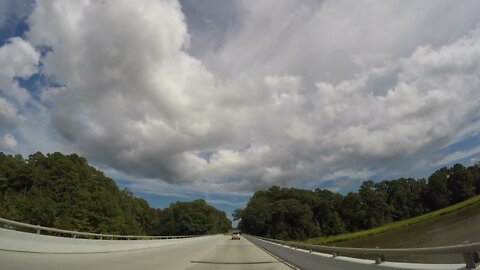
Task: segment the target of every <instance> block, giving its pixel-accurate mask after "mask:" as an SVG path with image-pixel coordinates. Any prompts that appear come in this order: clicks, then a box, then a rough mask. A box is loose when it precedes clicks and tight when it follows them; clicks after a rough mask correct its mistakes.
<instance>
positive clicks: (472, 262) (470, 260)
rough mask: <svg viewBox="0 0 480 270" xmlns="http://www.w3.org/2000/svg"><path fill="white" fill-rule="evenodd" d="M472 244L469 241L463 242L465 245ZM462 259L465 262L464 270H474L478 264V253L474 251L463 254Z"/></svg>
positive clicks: (479, 260) (479, 259)
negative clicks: (465, 269)
mask: <svg viewBox="0 0 480 270" xmlns="http://www.w3.org/2000/svg"><path fill="white" fill-rule="evenodd" d="M471 243H472V242H470V241H465V244H466V245H468V244H471ZM463 259H464V261H465V268H467V269H475V268H476V267H477V265H478V263H480V258H479V256H478V253H477V252H476V251H472V252H465V253H463Z"/></svg>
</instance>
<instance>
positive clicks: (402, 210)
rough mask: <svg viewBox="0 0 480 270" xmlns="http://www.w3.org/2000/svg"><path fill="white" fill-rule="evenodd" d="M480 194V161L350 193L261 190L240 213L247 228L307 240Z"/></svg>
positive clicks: (242, 225) (379, 223) (371, 184)
mask: <svg viewBox="0 0 480 270" xmlns="http://www.w3.org/2000/svg"><path fill="white" fill-rule="evenodd" d="M476 194H480V165H479V164H476V165H474V166H470V167H468V168H466V167H464V166H463V165H461V164H456V165H454V166H452V167H451V168H441V169H440V170H437V171H436V172H434V173H433V174H432V175H430V176H429V177H428V179H412V178H408V179H405V178H400V179H395V180H385V181H381V182H378V183H374V182H372V181H365V182H363V184H362V185H361V186H360V189H359V190H358V192H350V193H348V194H347V195H342V194H338V193H334V192H331V191H328V190H321V189H316V190H305V189H295V188H281V187H278V186H274V187H271V188H270V189H268V190H262V191H257V192H256V193H255V194H254V195H253V197H252V198H251V199H250V201H249V202H248V204H247V206H246V207H245V209H237V210H236V211H235V212H234V217H235V218H236V219H239V220H240V222H239V228H240V229H241V230H242V231H244V232H247V233H250V234H253V235H259V236H266V237H270V238H277V239H285V240H292V239H293V240H301V239H306V238H314V237H320V236H331V235H337V234H341V233H346V232H356V231H360V230H367V229H370V228H374V227H378V226H382V225H384V224H388V223H390V222H392V221H400V220H405V219H409V218H412V217H416V216H419V215H422V214H425V213H429V212H431V211H434V210H437V209H441V208H444V207H447V206H449V205H452V204H455V203H458V202H462V201H465V200H467V199H469V198H471V197H473V196H475V195H476Z"/></svg>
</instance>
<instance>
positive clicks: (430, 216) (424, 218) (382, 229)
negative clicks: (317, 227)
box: [304, 195, 480, 245]
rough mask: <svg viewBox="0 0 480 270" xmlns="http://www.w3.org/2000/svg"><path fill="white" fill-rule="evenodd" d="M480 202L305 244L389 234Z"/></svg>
mask: <svg viewBox="0 0 480 270" xmlns="http://www.w3.org/2000/svg"><path fill="white" fill-rule="evenodd" d="M479 202H480V195H479V196H475V197H473V198H470V199H468V200H466V201H463V202H460V203H457V204H454V205H451V206H448V207H445V208H442V209H439V210H436V211H433V212H430V213H427V214H424V215H421V216H417V217H414V218H410V219H405V220H400V221H396V222H392V223H389V224H386V225H383V226H380V227H376V228H373V229H369V230H364V231H358V232H354V233H344V234H338V235H334V236H326V237H318V238H311V239H307V240H305V241H304V242H305V243H309V244H317V245H325V244H332V243H336V242H342V241H348V240H352V239H357V238H361V237H366V236H372V235H376V234H380V233H384V232H387V231H391V230H395V229H399V228H403V227H406V226H409V225H412V224H416V223H419V222H423V221H427V220H432V219H434V218H437V217H439V216H442V215H445V214H448V213H452V212H455V211H457V210H459V209H462V208H464V207H467V206H470V205H473V204H476V203H479Z"/></svg>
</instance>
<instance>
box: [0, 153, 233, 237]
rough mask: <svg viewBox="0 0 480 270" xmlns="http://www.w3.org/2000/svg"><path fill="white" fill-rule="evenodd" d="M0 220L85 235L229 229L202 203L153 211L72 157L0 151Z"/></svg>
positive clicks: (220, 214)
mask: <svg viewBox="0 0 480 270" xmlns="http://www.w3.org/2000/svg"><path fill="white" fill-rule="evenodd" d="M0 217H3V218H7V219H12V220H16V221H21V222H26V223H31V224H39V225H42V226H48V227H54V228H61V229H68V230H78V231H85V232H96V233H107V234H129V235H145V234H147V235H181V234H206V233H220V232H225V231H228V230H229V229H230V228H231V222H230V220H229V219H228V218H227V217H226V214H225V213H224V212H222V211H219V210H217V209H215V208H214V207H212V206H210V205H208V204H207V203H206V202H205V201H204V200H196V201H193V202H177V203H174V204H171V205H170V207H168V208H166V209H163V210H161V209H153V208H151V207H150V206H149V205H148V203H147V202H146V201H145V200H143V199H141V198H137V197H135V196H134V195H133V193H132V192H131V191H129V190H128V189H124V190H120V189H119V188H118V187H117V186H116V184H115V182H114V181H113V180H112V179H110V178H108V177H106V176H105V175H104V173H103V172H101V171H99V170H97V169H95V168H94V167H92V166H90V165H89V164H88V162H87V160H86V159H85V158H83V157H80V156H78V155H76V154H72V155H64V154H61V153H52V154H46V155H44V154H42V153H39V152H38V153H35V154H32V155H30V156H29V157H28V158H27V159H24V158H23V157H22V156H20V155H16V156H11V155H5V154H4V153H0Z"/></svg>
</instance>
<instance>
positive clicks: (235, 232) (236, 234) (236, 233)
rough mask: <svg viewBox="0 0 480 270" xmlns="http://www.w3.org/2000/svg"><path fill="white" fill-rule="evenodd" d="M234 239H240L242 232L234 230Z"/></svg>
mask: <svg viewBox="0 0 480 270" xmlns="http://www.w3.org/2000/svg"><path fill="white" fill-rule="evenodd" d="M232 240H240V232H238V231H233V232H232Z"/></svg>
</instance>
